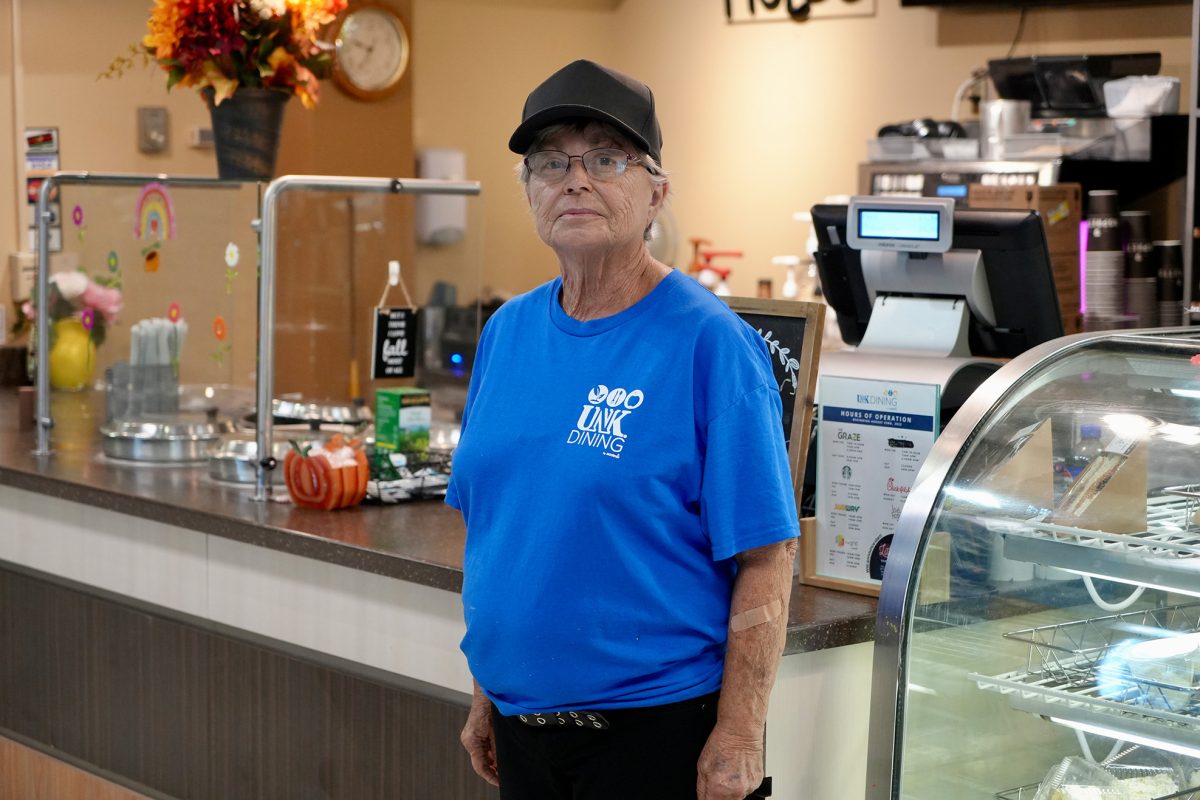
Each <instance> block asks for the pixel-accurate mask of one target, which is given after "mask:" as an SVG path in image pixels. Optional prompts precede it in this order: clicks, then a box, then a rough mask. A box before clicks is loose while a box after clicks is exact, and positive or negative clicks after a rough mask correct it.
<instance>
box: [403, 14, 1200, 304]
mask: <svg viewBox="0 0 1200 800" xmlns="http://www.w3.org/2000/svg"><path fill="white" fill-rule="evenodd" d="M610 5H614V6H615V8H614V9H613V10H612V11H609V10H608V9H607V5H606V4H604V3H597V2H592V3H585V2H567V3H555V2H551V0H543V1H542V2H538V1H537V0H525V1H524V2H521V3H501V2H496V1H494V0H493V1H491V2H489V0H414V25H415V36H414V38H415V43H414V49H415V52H416V55H417V59H418V62H419V63H420V66H421V70H420V72H419V73H418V75H417V77H416V85H415V95H414V99H415V111H416V118H415V120H414V126H415V141H416V145H417V147H418V148H420V147H428V146H454V147H461V148H462V149H464V150H465V151H466V153H467V159H468V174H469V176H470V177H472V178H478V179H479V180H482V181H483V182H484V187H485V192H486V194H487V199H486V204H487V226H486V236H487V241H486V243H485V247H486V254H487V261H486V264H485V277H486V279H487V281H488V282H491V283H492V284H493V285H495V286H498V287H503V288H506V289H510V290H514V291H522V290H525V289H528V288H530V287H531V286H533V285H535V284H536V283H538V282H539V281H541V280H544V279H545V278H546V277H547V276H549V275H552V274H553V270H554V261H553V258H552V256H550V255H549V254H548V253H546V252H545V249H544V248H543V247H541V246H540V244H539V243H538V242H537V240H536V238H535V237H534V236H533V233H532V231H531V230H530V224H529V219H528V214H527V213H526V211H525V207H524V200H523V198H521V197H520V195H519V194H518V193H516V192H515V191H514V190H513V189H511V188H510V187H512V185H513V184H512V181H511V174H512V173H511V166H512V164H513V162H514V161H515V158H514V157H513V156H512V155H511V154H510V153H508V151H507V148H506V146H505V143H506V141H507V137H508V135H509V133H511V131H512V128H513V127H514V126H515V125H516V123H517V121H518V120H519V113H520V109H521V104H522V103H523V101H524V97H525V94H526V93H527V92H528V91H529V89H531V88H532V87H533V86H534V85H536V84H537V82H538V81H540V80H541V79H542V78H544V77H545V76H546V75H548V74H549V73H550V72H552V71H553V70H554V69H556V68H558V67H559V66H561V65H563V64H564V63H566V62H568V61H570V60H571V59H573V58H579V57H590V58H596V59H599V60H602V61H606V63H608V64H610V65H611V66H613V67H616V68H618V69H622V70H625V71H627V72H630V73H631V74H633V75H636V76H638V77H639V78H641V79H642V80H644V81H646V82H647V83H648V84H649V85H650V86H651V87H653V89H654V91H655V93H656V96H657V97H658V101H659V113H660V117H661V120H662V124H663V134H664V146H663V159H664V163H665V165H666V166H667V168H668V169H670V170H671V171H672V173H673V179H672V189H673V193H674V200H673V204H674V205H673V207H674V212H675V214H676V216H677V219H678V222H679V227H680V232H681V235H682V239H683V240H684V244H683V246H682V247H681V250H680V253H679V256H678V260H677V265H680V266H686V264H687V262H688V261H689V260H690V248H689V246H688V245H687V244H686V239H687V237H690V236H703V237H705V238H707V239H710V240H712V241H713V242H714V244H715V245H717V246H719V247H722V248H738V249H742V250H744V251H745V258H744V259H742V261H741V262H740V263H737V262H732V263H733V265H734V267H735V273H734V276H733V278H732V279H731V285H732V288H733V289H734V291H735V293H742V294H753V291H754V286H755V282H756V280H757V279H758V278H759V277H768V276H769V277H773V278H775V284H776V286H779V284H780V283H781V282H782V276H781V275H779V274H778V273H777V272H773V270H776V269H777V268H774V267H772V266H771V265H770V258H771V256H774V255H778V254H783V253H795V252H798V251H800V249H801V248H802V247H803V243H804V237H805V235H806V229H804V228H803V227H802V226H801V225H800V224H799V223H797V222H794V221H793V220H792V213H793V212H794V211H797V210H801V209H807V208H808V207H810V206H811V205H812V204H813V203H815V202H819V201H820V200H821V199H822V198H823V197H825V196H826V195H829V194H837V193H849V192H853V191H854V190H855V188H856V187H855V175H856V171H855V170H856V166H857V164H858V163H859V162H860V161H863V160H865V158H866V140H867V139H868V138H870V137H871V136H872V135H873V134H874V131H875V130H877V129H878V128H879V126H880V125H882V124H884V123H887V122H895V121H900V120H905V119H912V118H914V117H922V116H932V117H937V118H942V119H944V118H946V117H947V116H948V115H949V112H950V103H951V99H952V97H953V95H954V90H955V88H956V87H957V86H958V84H959V83H960V82H961V81H962V80H963V79H965V78H966V77H967V76H968V75H969V73H970V70H971V69H972V68H973V67H976V66H983V65H985V64H986V62H987V60H988V59H989V58H998V57H1003V56H1004V54H1005V53H1006V52H1007V50H1008V48H1009V45H1010V44H1011V42H1012V37H1013V34H1014V33H1015V31H1016V28H1017V17H1018V12H1016V11H1000V12H947V11H936V10H931V9H918V8H907V9H902V8H900V5H899V0H875V5H876V13H875V15H874V16H873V17H865V18H852V19H837V20H820V21H813V22H810V23H807V24H791V23H763V24H754V25H728V24H726V22H725V18H724V6H723V4H722V3H721V2H719V0H706V2H698V0H621V1H620V2H616V3H612V4H610ZM563 6H566V7H568V8H567V9H564V8H563ZM1190 28H1191V8H1190V6H1188V5H1168V6H1142V7H1139V8H1132V9H1129V8H1125V9H1121V8H1079V7H1074V8H1071V9H1033V10H1031V11H1029V13H1028V16H1027V19H1026V23H1025V31H1024V34H1023V36H1022V39H1021V42H1020V43H1019V45H1018V47H1017V50H1016V54H1017V55H1028V54H1038V53H1040V54H1051V53H1079V52H1085V53H1111V52H1131V51H1141V50H1157V51H1161V52H1162V53H1163V70H1162V71H1163V73H1165V74H1171V75H1176V76H1179V77H1180V78H1182V79H1184V81H1185V84H1186V82H1187V79H1188V75H1189V72H1190V66H1189V65H1190V55H1189V38H1188V35H1189V33H1188V32H1189V31H1190ZM1183 96H1184V97H1185V98H1186V97H1188V96H1189V94H1188V90H1187V88H1186V86H1185V89H1184V94H1183Z"/></svg>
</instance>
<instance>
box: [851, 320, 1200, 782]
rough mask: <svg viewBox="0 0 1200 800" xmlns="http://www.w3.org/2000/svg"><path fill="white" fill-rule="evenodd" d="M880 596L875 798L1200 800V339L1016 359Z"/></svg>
mask: <svg viewBox="0 0 1200 800" xmlns="http://www.w3.org/2000/svg"><path fill="white" fill-rule="evenodd" d="M879 608H880V611H879V621H878V628H877V631H876V651H875V667H874V677H873V683H874V685H873V692H872V709H871V742H870V756H869V766H868V787H867V797H868V798H869V799H870V800H874V798H914V799H915V798H920V799H921V800H941V799H943V798H944V799H945V800H974V799H975V798H979V799H980V800H984V799H987V800H990V799H991V798H1012V799H1013V800H1031V799H1034V800H1071V798H1076V797H1088V798H1091V797H1097V798H1100V797H1102V798H1106V799H1107V798H1117V800H1120V799H1121V798H1162V797H1171V798H1184V797H1187V798H1191V797H1195V798H1197V799H1198V800H1200V788H1197V787H1200V332H1196V331H1195V330H1194V329H1193V330H1187V329H1178V330H1167V331H1154V332H1145V333H1138V334H1127V335H1118V334H1096V335H1085V336H1077V337H1070V338H1067V339H1060V340H1058V341H1056V342H1052V343H1050V344H1047V345H1044V346H1042V347H1040V348H1037V349H1035V350H1032V351H1030V352H1029V353H1027V354H1025V355H1024V356H1022V357H1021V358H1019V359H1016V360H1014V361H1013V362H1011V363H1010V364H1008V365H1006V366H1005V367H1004V368H1003V369H1001V370H1000V371H999V372H997V373H996V375H995V376H993V377H992V378H991V379H989V381H988V382H987V383H985V384H984V385H983V386H982V387H980V389H979V390H978V391H977V392H976V393H975V395H973V396H972V398H971V399H970V400H969V401H968V403H967V404H966V405H965V406H964V407H963V409H962V410H961V411H960V412H959V413H958V414H957V415H956V416H955V418H954V420H953V421H952V422H951V423H950V425H948V426H947V428H946V431H945V432H944V434H943V435H942V437H941V439H939V441H938V442H937V444H936V445H935V447H934V449H933V451H932V452H931V454H930V456H929V458H928V459H927V461H926V463H925V465H924V467H923V469H922V472H921V475H920V476H919V477H918V480H917V482H916V485H915V486H914V489H913V492H912V494H911V495H910V496H909V499H908V500H907V502H906V504H905V507H904V510H903V512H902V514H901V518H900V520H899V523H898V527H897V534H896V539H895V542H894V544H893V548H892V552H891V559H890V560H889V563H888V568H887V571H886V573H885V577H884V583H883V589H882V593H881V596H880V607H879Z"/></svg>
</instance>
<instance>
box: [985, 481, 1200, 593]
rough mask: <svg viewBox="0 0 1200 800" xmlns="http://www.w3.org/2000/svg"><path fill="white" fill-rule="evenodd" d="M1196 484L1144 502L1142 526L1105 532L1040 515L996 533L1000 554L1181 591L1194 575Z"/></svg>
mask: <svg viewBox="0 0 1200 800" xmlns="http://www.w3.org/2000/svg"><path fill="white" fill-rule="evenodd" d="M1198 508H1200V487H1197V486H1195V485H1191V486H1175V487H1171V488H1170V489H1167V490H1164V492H1163V494H1160V495H1156V496H1154V497H1151V498H1149V499H1148V500H1147V501H1146V530H1145V531H1142V532H1140V533H1106V532H1104V531H1096V530H1090V529H1088V528H1073V527H1070V526H1067V525H1057V524H1054V523H1050V522H1046V521H1045V520H1042V519H1029V520H1022V521H1019V522H1017V523H1016V524H1015V525H1012V526H1010V527H1009V528H1007V529H1006V531H1005V532H1004V533H1003V534H1002V535H1003V537H1004V556H1005V558H1009V559H1012V560H1014V561H1025V562H1029V563H1033V564H1042V565H1045V566H1051V567H1059V568H1061V569H1068V570H1074V571H1077V572H1084V573H1089V574H1093V575H1104V576H1106V577H1110V578H1113V579H1116V580H1122V581H1127V582H1134V583H1145V584H1149V585H1152V586H1157V587H1159V588H1163V589H1172V590H1177V591H1182V592H1187V593H1194V592H1195V591H1196V576H1197V574H1200V524H1197V521H1196V519H1195V516H1196V511H1197V509H1198Z"/></svg>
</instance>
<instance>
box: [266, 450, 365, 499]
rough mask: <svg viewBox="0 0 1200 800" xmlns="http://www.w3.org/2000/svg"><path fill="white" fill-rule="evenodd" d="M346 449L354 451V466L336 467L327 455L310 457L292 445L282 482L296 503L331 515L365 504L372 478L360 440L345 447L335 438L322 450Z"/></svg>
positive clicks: (286, 460)
mask: <svg viewBox="0 0 1200 800" xmlns="http://www.w3.org/2000/svg"><path fill="white" fill-rule="evenodd" d="M345 446H349V447H350V448H351V449H352V450H354V463H353V464H348V465H346V466H343V467H334V466H333V465H332V463H331V462H330V460H329V458H328V456H326V455H325V453H316V454H314V455H309V454H308V450H307V449H306V450H303V451H302V450H300V448H299V447H298V446H297V445H296V443H295V442H293V443H292V447H293V449H292V450H289V451H288V454H287V455H286V456H285V457H284V459H283V479H284V483H285V484H286V485H287V489H288V495H290V496H291V498H292V502H293V503H295V504H296V505H298V506H301V507H303V508H315V509H319V510H322V511H331V510H333V509H335V508H349V507H350V506H356V505H358V504H359V503H361V502H362V499H363V498H364V497H365V496H366V494H367V480H368V479H369V478H370V475H371V471H370V469H369V467H368V466H367V454H366V453H365V452H363V448H362V443H361V442H359V441H358V440H357V439H352V440H351V441H350V442H348V443H344V442H343V440H342V435H341V434H335V435H334V436H333V438H331V439H330V440H329V441H328V442H327V443H326V444H325V445H324V447H323V448H322V449H323V450H325V451H326V452H330V453H332V452H336V451H338V450H340V449H342V447H345Z"/></svg>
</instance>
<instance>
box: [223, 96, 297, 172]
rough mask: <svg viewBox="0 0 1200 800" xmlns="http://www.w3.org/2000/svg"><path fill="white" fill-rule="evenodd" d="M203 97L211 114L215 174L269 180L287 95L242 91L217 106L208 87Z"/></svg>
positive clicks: (276, 151)
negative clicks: (215, 155) (214, 148)
mask: <svg viewBox="0 0 1200 800" xmlns="http://www.w3.org/2000/svg"><path fill="white" fill-rule="evenodd" d="M203 94H204V101H205V102H206V103H207V104H208V108H209V112H210V113H211V114H212V128H213V141H214V143H215V144H216V147H217V175H218V176H219V177H221V178H227V179H231V180H256V181H269V180H271V178H273V177H274V175H275V157H276V155H278V153H279V131H280V129H281V128H282V127H283V107H284V105H285V104H286V103H287V101H288V97H289V96H290V95H287V94H284V93H283V92H277V91H274V90H272V89H247V88H241V89H238V90H237V91H235V92H234V93H233V94H232V95H231V96H229V97H227V98H226V99H225V100H224V102H222V103H220V104H219V105H216V104H214V103H213V97H214V93H213V90H212V89H211V88H207V89H205V90H204V92H203Z"/></svg>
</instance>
